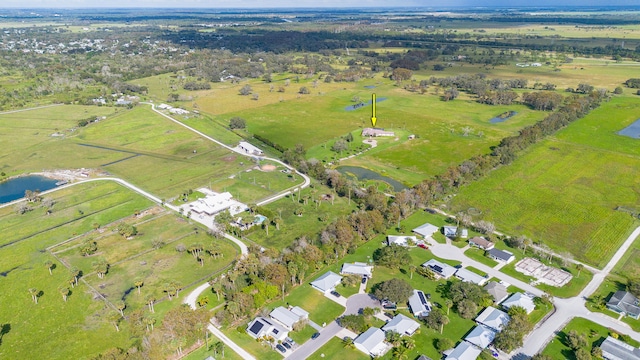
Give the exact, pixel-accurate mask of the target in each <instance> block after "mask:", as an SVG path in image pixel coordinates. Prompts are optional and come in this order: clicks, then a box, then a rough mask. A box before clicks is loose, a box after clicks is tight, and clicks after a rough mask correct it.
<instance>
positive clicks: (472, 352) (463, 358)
mask: <svg viewBox="0 0 640 360" xmlns="http://www.w3.org/2000/svg"><path fill="white" fill-rule="evenodd" d="M481 352H482V350H480V349H478V348H477V347H475V346H473V345H471V343H468V342H466V341H463V342H461V343H460V344H458V346H456V347H455V348H454V349H453V351H450V352H449V353H448V354H446V353H445V354H446V355H447V357H445V358H444V359H445V360H475V359H477V358H478V356H480V353H481Z"/></svg>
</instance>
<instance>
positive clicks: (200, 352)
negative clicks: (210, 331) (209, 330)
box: [183, 335, 242, 360]
mask: <svg viewBox="0 0 640 360" xmlns="http://www.w3.org/2000/svg"><path fill="white" fill-rule="evenodd" d="M218 341H219V340H218V339H217V338H216V337H215V336H213V335H209V347H211V346H212V345H213V344H215V343H216V342H218ZM222 355H223V354H216V353H215V352H214V351H213V348H212V349H211V350H209V349H207V347H206V346H205V345H204V344H203V345H202V347H200V348H198V349H196V350H194V351H192V352H190V353H189V354H188V355H187V356H185V357H183V359H185V360H204V359H206V358H207V357H208V356H211V357H213V358H214V359H224V360H242V357H240V355H238V354H236V353H235V352H234V351H233V350H231V349H230V348H229V347H227V346H226V345H225V348H224V356H222Z"/></svg>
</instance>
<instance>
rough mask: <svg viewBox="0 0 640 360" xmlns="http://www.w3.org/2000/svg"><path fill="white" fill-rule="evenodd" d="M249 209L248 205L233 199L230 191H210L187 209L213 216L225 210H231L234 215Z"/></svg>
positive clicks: (230, 212)
mask: <svg viewBox="0 0 640 360" xmlns="http://www.w3.org/2000/svg"><path fill="white" fill-rule="evenodd" d="M246 209H247V205H245V204H243V203H240V202H238V201H236V200H234V199H233V195H231V193H230V192H223V193H219V194H217V193H213V192H212V193H210V194H207V195H206V196H205V197H203V198H200V199H198V200H196V201H194V202H192V203H190V204H189V205H188V208H187V211H191V212H194V213H196V214H201V215H208V216H213V215H215V214H218V213H220V212H222V211H224V210H229V214H231V215H232V216H235V215H238V214H239V213H241V212H244V211H245V210H246Z"/></svg>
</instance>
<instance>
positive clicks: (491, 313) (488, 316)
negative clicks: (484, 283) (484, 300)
mask: <svg viewBox="0 0 640 360" xmlns="http://www.w3.org/2000/svg"><path fill="white" fill-rule="evenodd" d="M509 320H511V318H510V317H509V314H507V313H506V312H504V311H502V310H498V309H496V308H494V307H493V306H488V307H487V308H486V309H484V310H483V311H482V312H481V313H480V315H478V317H476V322H477V323H478V324H482V325H485V326H487V327H490V328H492V329H493V330H495V331H497V332H500V331H502V329H503V328H504V327H505V326H507V324H508V323H509Z"/></svg>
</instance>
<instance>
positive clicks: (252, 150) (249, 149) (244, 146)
mask: <svg viewBox="0 0 640 360" xmlns="http://www.w3.org/2000/svg"><path fill="white" fill-rule="evenodd" d="M238 147H239V148H240V150H242V151H244V152H245V153H247V154H249V155H257V156H262V155H264V152H263V151H262V150H260V149H259V148H257V147H255V146H253V145H251V144H249V143H248V142H246V141H240V143H239V144H238Z"/></svg>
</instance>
